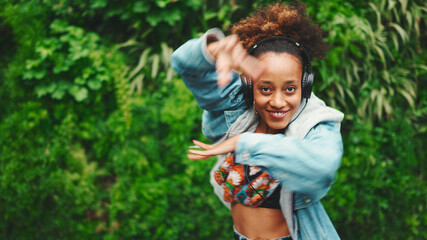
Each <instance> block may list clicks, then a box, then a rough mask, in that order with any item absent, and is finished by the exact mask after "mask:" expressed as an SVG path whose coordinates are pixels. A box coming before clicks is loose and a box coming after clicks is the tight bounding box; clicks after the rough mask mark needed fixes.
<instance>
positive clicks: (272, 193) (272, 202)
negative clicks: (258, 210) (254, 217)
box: [215, 153, 281, 209]
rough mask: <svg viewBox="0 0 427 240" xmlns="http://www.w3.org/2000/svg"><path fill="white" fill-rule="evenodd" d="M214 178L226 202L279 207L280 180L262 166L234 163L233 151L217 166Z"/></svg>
mask: <svg viewBox="0 0 427 240" xmlns="http://www.w3.org/2000/svg"><path fill="white" fill-rule="evenodd" d="M215 180H216V182H217V183H218V184H219V185H220V186H222V187H223V188H224V200H225V201H226V202H229V203H233V202H239V203H241V204H243V205H245V206H251V207H263V208H273V209H280V201H279V200H280V189H281V185H280V182H279V181H278V180H277V179H275V178H271V177H270V174H269V173H268V171H267V170H266V169H264V168H261V167H257V166H248V165H243V164H236V163H235V162H234V154H233V153H231V154H229V155H228V156H227V157H226V159H225V160H224V162H223V163H222V164H221V165H220V166H219V169H218V170H217V171H216V172H215Z"/></svg>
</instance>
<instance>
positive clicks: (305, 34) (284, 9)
mask: <svg viewBox="0 0 427 240" xmlns="http://www.w3.org/2000/svg"><path fill="white" fill-rule="evenodd" d="M231 32H232V33H233V34H237V35H238V36H239V38H240V41H241V43H242V45H243V47H244V48H245V49H249V48H250V47H251V46H253V45H255V44H256V43H257V42H259V41H260V40H262V39H265V38H268V37H273V36H285V37H288V38H292V39H294V40H295V41H297V42H299V43H300V44H301V45H302V46H304V48H305V49H306V50H307V52H308V55H309V57H310V58H311V59H313V58H319V59H323V58H324V57H325V54H326V52H327V51H328V46H327V44H326V43H325V41H324V40H323V32H322V30H321V28H320V27H319V25H317V24H315V23H314V22H313V21H312V20H311V18H310V17H309V16H307V14H306V5H304V4H302V3H300V2H299V1H295V2H293V3H292V4H290V5H285V4H281V3H275V4H272V5H269V6H268V7H265V8H259V9H257V11H256V12H255V13H254V15H253V16H252V17H247V18H244V19H242V20H240V21H239V22H237V23H235V24H233V25H232V28H231ZM276 45H277V44H276ZM259 51H261V53H264V52H267V51H273V52H277V51H275V50H272V49H271V48H270V49H265V50H261V49H260V50H259ZM279 52H280V51H279ZM285 52H287V50H285ZM261 53H258V54H253V55H255V56H257V55H260V54H261ZM291 54H292V52H291Z"/></svg>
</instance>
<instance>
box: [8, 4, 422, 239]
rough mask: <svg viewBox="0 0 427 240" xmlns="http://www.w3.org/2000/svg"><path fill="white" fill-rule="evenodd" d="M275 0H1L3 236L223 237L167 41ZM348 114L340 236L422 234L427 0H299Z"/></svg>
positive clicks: (333, 195)
mask: <svg viewBox="0 0 427 240" xmlns="http://www.w3.org/2000/svg"><path fill="white" fill-rule="evenodd" d="M266 2H268V1H260V0H253V1H243V0H225V1H210V0H209V1H197V0H186V1H172V0H149V1H137V0H131V1H107V0H96V1H87V0H82V1H68V0H60V1H50V0H30V1H19V0H17V1H8V0H3V1H0V53H1V57H0V76H1V81H0V101H1V102H0V108H1V109H0V110H1V111H0V238H1V239H229V238H230V234H231V231H232V226H231V224H232V222H231V218H230V215H229V212H228V211H227V210H226V209H225V208H224V207H223V206H222V205H221V203H220V202H219V201H218V200H217V199H216V198H215V196H214V194H212V191H211V187H210V185H209V180H208V172H209V169H210V167H211V166H212V164H213V162H214V159H211V160H209V161H203V162H192V161H190V160H188V159H186V157H185V155H186V149H187V146H188V144H190V141H191V139H195V138H196V139H200V138H203V137H202V136H201V131H200V128H201V126H200V114H201V111H200V110H199V109H198V107H197V104H196V103H195V101H194V99H193V98H192V96H191V94H190V93H189V92H188V90H187V89H186V88H185V86H184V84H183V83H182V81H181V80H180V79H179V76H177V75H176V74H175V73H174V72H173V70H172V69H171V67H170V64H169V61H170V55H171V53H172V51H173V49H175V48H177V47H178V46H179V45H181V44H182V43H184V42H185V41H186V40H188V39H189V38H192V37H197V36H200V35H201V34H202V33H203V32H204V31H206V30H207V29H208V28H210V27H221V28H222V29H223V30H224V31H225V32H227V31H228V29H229V26H230V24H231V23H232V22H234V21H236V20H238V19H240V18H241V17H244V16H247V15H248V14H250V12H252V11H253V9H254V8H255V7H256V6H260V5H261V4H263V3H266ZM304 2H305V3H307V5H308V10H309V13H310V15H311V16H313V18H314V19H315V21H316V22H317V23H319V24H320V25H321V27H322V28H323V30H324V31H325V37H326V39H327V41H328V42H329V43H330V45H331V47H332V48H331V51H330V53H329V55H328V56H327V58H326V60H325V61H323V62H314V63H313V68H314V70H315V71H316V82H315V90H314V91H315V92H316V94H317V95H319V96H320V97H321V98H323V99H325V101H326V102H327V103H328V104H329V105H331V106H333V107H335V108H338V109H340V110H341V111H343V112H344V113H345V114H346V117H345V121H344V122H343V125H342V135H343V139H344V143H345V154H344V158H343V162H342V166H341V169H340V170H339V173H338V176H337V181H336V182H335V184H334V185H333V187H332V189H331V191H330V193H329V195H328V196H327V197H326V198H325V199H324V200H323V203H324V205H325V207H326V209H327V211H328V213H329V215H330V216H331V218H332V220H333V222H334V224H335V226H336V228H337V230H338V232H339V233H340V235H341V237H342V238H343V239H425V238H427V231H426V229H427V211H426V207H427V197H426V196H427V188H426V185H427V180H426V177H425V175H426V170H427V166H426V164H425V160H426V159H427V150H426V148H425V147H424V145H425V141H426V139H427V128H426V125H425V123H426V117H427V100H426V99H427V91H426V89H427V83H426V76H427V66H426V58H425V55H426V40H427V39H426V11H427V6H426V3H425V2H424V1H411V0H407V1H405V0H401V1H395V0H375V1H366V2H363V1H344V0H334V1H327V2H325V1H312V0H307V1H304Z"/></svg>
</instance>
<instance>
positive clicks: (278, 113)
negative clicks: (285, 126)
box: [273, 112, 285, 116]
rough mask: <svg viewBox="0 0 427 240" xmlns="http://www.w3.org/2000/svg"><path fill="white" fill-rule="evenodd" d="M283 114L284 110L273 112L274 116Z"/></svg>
mask: <svg viewBox="0 0 427 240" xmlns="http://www.w3.org/2000/svg"><path fill="white" fill-rule="evenodd" d="M284 114H285V113H284V112H273V115H274V116H282V115H284Z"/></svg>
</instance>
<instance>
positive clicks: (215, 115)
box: [171, 29, 247, 141]
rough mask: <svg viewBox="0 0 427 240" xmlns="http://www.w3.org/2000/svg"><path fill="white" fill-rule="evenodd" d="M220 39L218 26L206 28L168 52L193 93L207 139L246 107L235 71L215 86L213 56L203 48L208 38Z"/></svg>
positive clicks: (221, 131)
mask: <svg viewBox="0 0 427 240" xmlns="http://www.w3.org/2000/svg"><path fill="white" fill-rule="evenodd" d="M212 37H213V38H216V39H218V40H220V39H221V38H224V35H223V33H222V32H221V31H220V30H218V29H211V30H209V31H207V32H206V33H205V34H204V35H203V37H201V38H196V39H191V40H189V41H187V42H186V43H185V44H183V45H182V46H180V47H179V48H178V49H177V50H175V52H174V53H173V54H172V59H171V65H172V67H173V68H174V70H175V71H176V72H177V73H178V74H179V75H180V76H181V78H182V79H183V80H184V82H185V85H186V86H187V88H188V89H189V90H190V91H191V92H192V93H193V95H194V97H195V99H196V101H197V103H198V105H199V106H200V108H202V109H203V110H205V111H204V112H203V118H202V122H203V129H202V130H203V134H204V135H205V136H206V137H207V138H208V139H210V140H211V141H216V140H218V139H219V138H220V137H221V136H223V135H224V134H225V133H226V131H227V130H228V128H229V127H230V125H231V124H232V123H233V122H234V121H235V120H236V119H237V117H238V115H239V114H240V113H241V112H243V111H242V110H243V109H245V108H246V107H247V104H246V102H245V101H244V100H243V95H242V93H241V81H240V76H239V74H238V73H237V72H233V73H232V80H231V82H230V83H229V84H228V85H227V86H225V87H224V88H219V87H218V83H217V74H216V69H215V59H214V58H213V57H212V56H211V55H210V54H209V52H208V50H207V42H208V39H211V38H212Z"/></svg>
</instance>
